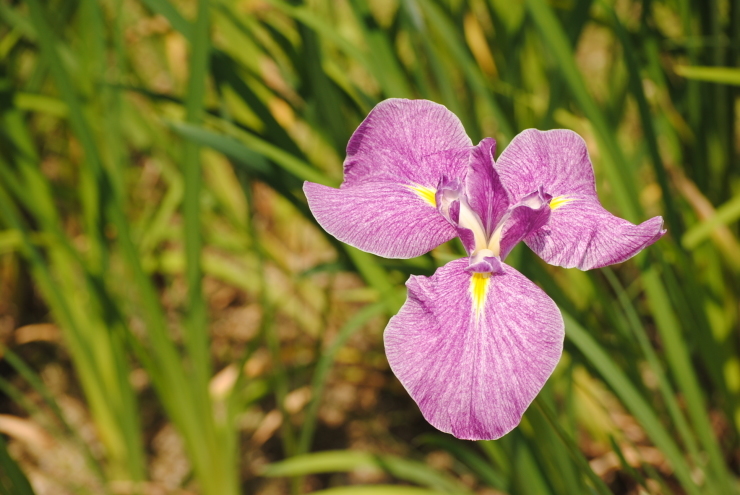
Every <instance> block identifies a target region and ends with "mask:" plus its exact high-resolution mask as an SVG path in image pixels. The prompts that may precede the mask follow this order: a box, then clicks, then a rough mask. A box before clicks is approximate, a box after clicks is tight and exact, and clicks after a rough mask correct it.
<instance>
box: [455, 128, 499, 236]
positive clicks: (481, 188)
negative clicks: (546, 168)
mask: <svg viewBox="0 0 740 495" xmlns="http://www.w3.org/2000/svg"><path fill="white" fill-rule="evenodd" d="M495 153H496V141H494V140H493V139H491V138H486V139H484V140H482V141H481V142H480V144H478V146H476V147H475V148H474V150H473V153H472V155H471V158H470V167H469V168H468V173H467V175H466V176H465V194H466V196H467V200H468V204H469V205H470V209H471V210H473V211H474V212H476V213H477V214H478V216H479V217H480V220H481V223H482V225H483V229H484V230H485V232H486V234H488V235H491V233H493V230H494V229H495V228H496V225H497V224H498V222H499V220H501V217H503V216H504V213H505V212H506V208H507V207H508V206H509V197H508V195H507V194H506V190H505V189H504V186H503V185H502V184H501V181H500V180H499V177H498V174H497V173H496V170H495V169H494V165H493V155H494V154H495Z"/></svg>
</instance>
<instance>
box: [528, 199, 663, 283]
mask: <svg viewBox="0 0 740 495" xmlns="http://www.w3.org/2000/svg"><path fill="white" fill-rule="evenodd" d="M550 205H551V206H552V202H551V203H550ZM665 232H666V231H665V230H664V229H663V218H662V217H653V218H651V219H650V220H646V221H645V222H643V223H641V224H640V225H634V224H633V223H630V222H628V221H627V220H623V219H621V218H619V217H615V216H614V215H612V214H611V213H609V212H608V211H606V210H605V209H604V208H602V206H601V204H599V202H598V201H597V200H594V199H593V198H591V197H587V196H576V195H571V196H570V198H569V201H567V202H564V203H562V204H561V205H559V206H557V207H556V208H554V209H553V210H552V214H551V215H550V220H549V221H548V223H547V225H545V226H544V227H542V228H541V229H539V230H537V231H535V232H533V233H532V234H530V235H529V236H527V237H525V239H524V242H525V243H526V244H527V246H529V247H530V249H532V251H534V252H535V253H537V254H538V255H539V256H540V258H542V259H543V260H545V261H546V262H547V263H550V264H551V265H559V266H562V267H565V268H573V267H576V268H580V269H581V270H590V269H592V268H601V267H602V266H607V265H612V264H614V263H621V262H622V261H625V260H627V259H629V258H631V257H633V256H634V255H636V254H637V253H639V252H640V251H642V250H643V249H644V248H646V247H647V246H649V245H651V244H652V243H654V242H655V241H657V240H658V239H660V238H661V237H662V236H663V234H665Z"/></svg>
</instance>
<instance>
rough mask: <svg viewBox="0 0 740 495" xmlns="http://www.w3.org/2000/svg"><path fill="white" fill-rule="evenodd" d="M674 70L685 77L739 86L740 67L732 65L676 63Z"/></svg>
mask: <svg viewBox="0 0 740 495" xmlns="http://www.w3.org/2000/svg"><path fill="white" fill-rule="evenodd" d="M674 70H675V71H676V74H678V75H679V76H683V77H685V78H686V79H693V80H696V81H705V82H713V83H719V84H730V85H733V86H740V69H737V68H734V67H704V66H699V65H694V66H689V65H677V66H676V67H675V68H674Z"/></svg>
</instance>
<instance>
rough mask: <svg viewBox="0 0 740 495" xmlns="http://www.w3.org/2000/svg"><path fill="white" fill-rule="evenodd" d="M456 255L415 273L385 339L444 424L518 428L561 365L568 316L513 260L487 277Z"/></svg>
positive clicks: (422, 404) (466, 431)
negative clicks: (430, 269)
mask: <svg viewBox="0 0 740 495" xmlns="http://www.w3.org/2000/svg"><path fill="white" fill-rule="evenodd" d="M467 265H468V260H466V259H461V260H455V261H452V262H450V263H448V264H447V265H445V266H443V267H442V268H440V269H438V270H437V272H436V273H435V274H434V275H433V276H432V277H429V278H427V277H422V276H412V277H411V278H410V279H409V281H408V282H407V283H406V286H407V287H408V291H409V295H408V298H407V300H406V303H405V304H404V306H403V307H402V308H401V310H400V311H399V313H398V314H397V315H396V316H394V317H393V318H391V320H390V322H389V323H388V326H387V327H386V329H385V334H384V340H385V349H386V354H387V356H388V362H389V363H390V365H391V369H392V370H393V372H394V373H395V374H396V376H397V377H398V379H399V380H400V381H401V383H402V384H403V385H404V387H406V390H407V391H408V392H409V394H410V395H411V397H412V398H413V399H414V400H415V401H416V403H417V404H418V405H419V408H420V409H421V412H422V414H423V415H424V417H425V418H426V420H427V421H429V423H431V424H432V425H433V426H434V427H436V428H438V429H440V430H442V431H444V432H447V433H452V434H453V435H455V436H456V437H458V438H464V439H468V440H482V439H495V438H499V437H501V436H503V435H504V434H506V433H507V432H509V431H511V430H512V429H513V428H514V427H515V426H516V425H517V424H518V423H519V421H520V420H521V417H522V414H523V413H524V411H525V410H526V409H527V407H528V406H529V404H530V403H531V402H532V400H533V399H534V397H535V396H536V395H537V393H538V392H539V391H540V389H541V388H542V386H543V385H544V383H545V381H546V380H547V378H548V377H549V376H550V374H551V373H552V371H553V369H555V365H556V364H557V362H558V360H559V359H560V355H561V353H562V349H563V337H564V329H563V318H562V316H561V315H560V311H558V308H557V306H556V305H555V303H554V302H553V301H552V300H551V299H550V298H549V297H548V296H547V295H546V294H545V293H544V292H542V290H541V289H539V288H538V287H537V286H536V285H535V284H533V283H532V282H531V281H529V280H527V278H526V277H524V276H523V275H522V274H520V273H519V272H517V271H516V270H514V269H513V268H512V267H510V266H507V265H504V264H502V266H503V269H504V271H503V273H500V274H496V275H492V276H490V277H486V276H485V275H482V274H480V273H473V274H471V273H469V272H467V271H466V270H465V268H466V267H467Z"/></svg>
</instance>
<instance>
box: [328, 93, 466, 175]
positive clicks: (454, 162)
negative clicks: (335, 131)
mask: <svg viewBox="0 0 740 495" xmlns="http://www.w3.org/2000/svg"><path fill="white" fill-rule="evenodd" d="M472 145H473V143H472V141H470V138H469V137H468V136H467V134H465V129H464V128H463V125H462V123H461V122H460V119H458V118H457V117H456V116H455V114H453V113H452V112H450V111H449V110H447V108H445V107H444V106H442V105H439V104H437V103H434V102H431V101H427V100H404V99H398V98H391V99H388V100H384V101H382V102H380V103H378V104H377V105H376V106H375V108H373V110H372V111H371V112H370V114H369V115H368V116H367V117H366V118H365V120H364V121H363V122H362V123H361V124H360V126H359V127H358V128H357V130H356V131H355V132H354V134H353V135H352V138H351V139H350V140H349V143H348V144H347V158H346V159H345V161H344V183H343V184H342V187H348V186H355V185H358V184H362V183H365V182H368V181H370V182H373V181H377V180H390V181H397V182H402V183H404V184H408V185H419V186H423V187H426V188H436V187H437V185H438V183H439V180H440V178H442V177H443V176H447V177H450V178H455V177H459V178H463V177H464V176H465V172H466V170H467V166H468V154H469V152H470V148H471V147H472Z"/></svg>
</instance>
